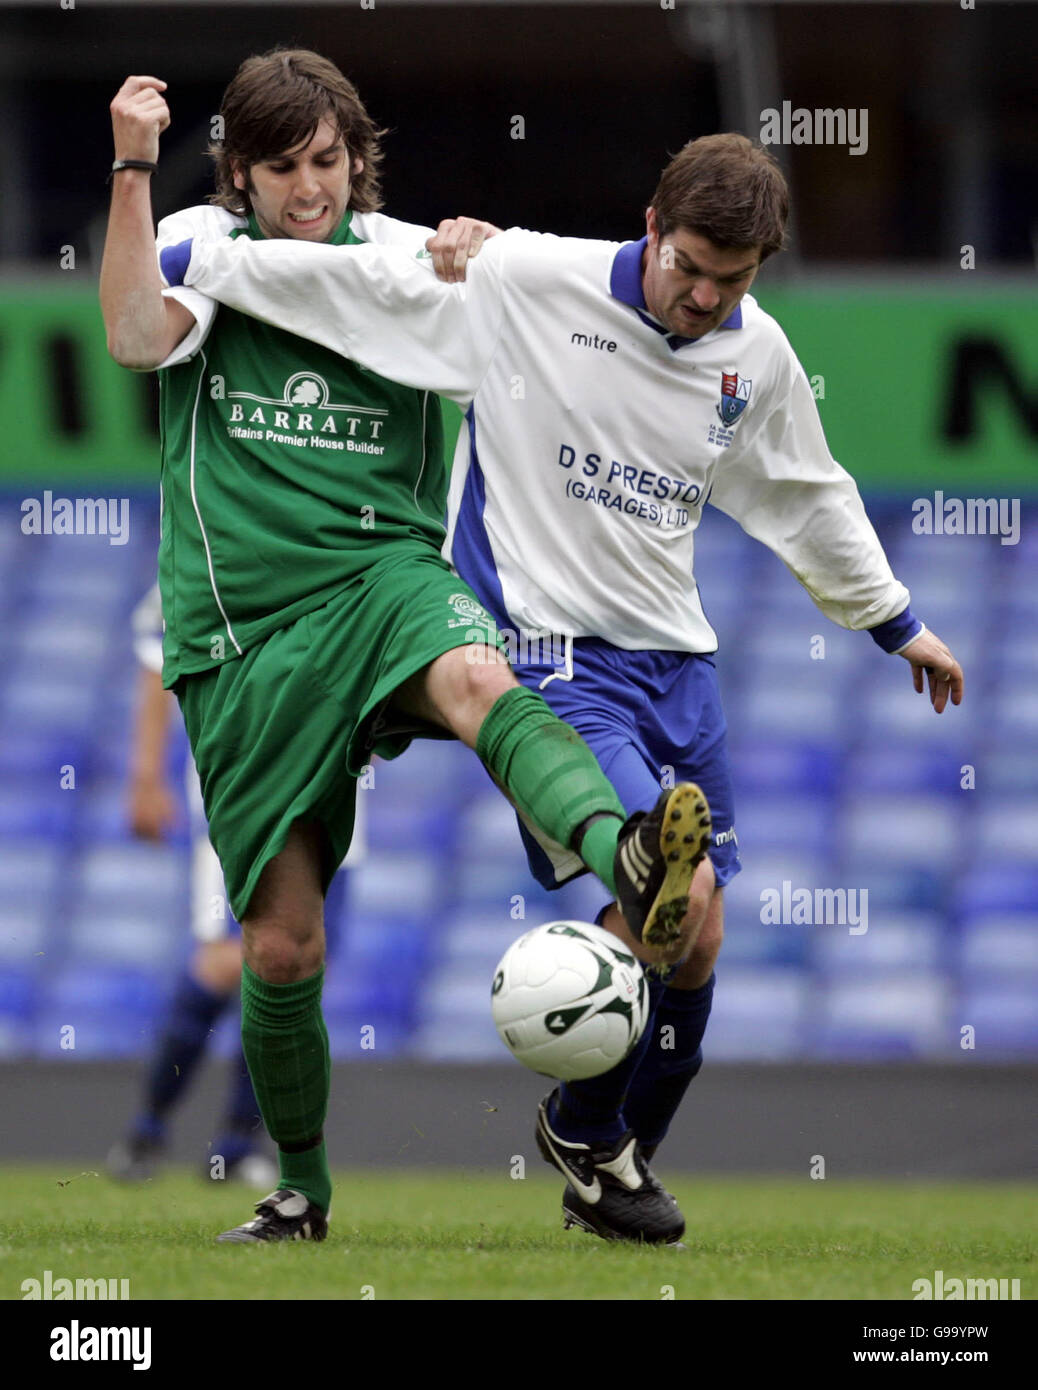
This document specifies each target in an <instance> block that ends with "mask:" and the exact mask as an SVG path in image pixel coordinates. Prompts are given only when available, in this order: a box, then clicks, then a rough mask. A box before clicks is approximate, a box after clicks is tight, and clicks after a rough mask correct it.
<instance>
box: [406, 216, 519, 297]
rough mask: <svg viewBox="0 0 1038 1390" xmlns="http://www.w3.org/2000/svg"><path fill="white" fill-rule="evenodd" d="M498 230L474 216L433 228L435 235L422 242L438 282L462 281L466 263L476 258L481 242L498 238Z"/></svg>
mask: <svg viewBox="0 0 1038 1390" xmlns="http://www.w3.org/2000/svg"><path fill="white" fill-rule="evenodd" d="M500 230H501V228H500V227H495V226H494V224H493V223H492V222H479V221H477V219H476V218H474V217H447V218H445V219H444V221H442V222H441V223H440V225H439V226H438V227H437V228H436V235H435V236H431V237H430V238H429V240H428V241H427V242H426V243H425V249H426V250H427V251H428V252H429V254H430V255H431V256H432V262H433V269H434V270H435V271H436V274H437V276H438V277H439V279H441V280H446V281H447V284H448V285H453V284H456V283H458V282H459V281H461V280H464V278H465V272H466V270H467V269H468V263H469V261H470V260H471V259H472V257H473V256H478V255H479V248H480V247H481V246H482V245H483V243H484V241H486V240H487V238H488V237H492V236H497V234H498V232H499V231H500Z"/></svg>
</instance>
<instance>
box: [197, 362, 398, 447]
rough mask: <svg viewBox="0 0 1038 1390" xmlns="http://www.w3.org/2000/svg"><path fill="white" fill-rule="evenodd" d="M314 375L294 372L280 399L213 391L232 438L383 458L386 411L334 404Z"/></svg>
mask: <svg viewBox="0 0 1038 1390" xmlns="http://www.w3.org/2000/svg"><path fill="white" fill-rule="evenodd" d="M330 395H331V391H330V390H329V387H328V383H327V381H325V379H324V377H323V376H321V375H320V373H319V372H294V373H293V374H292V376H290V377H289V378H288V380H287V381H286V382H285V386H284V390H283V392H282V394H281V397H280V398H278V397H274V396H260V395H257V394H256V393H255V392H252V391H227V392H226V393H223V392H220V393H219V394H218V393H217V392H215V391H214V392H213V397H214V399H217V400H223V399H225V400H226V426H227V434H228V436H229V437H230V438H231V439H239V440H257V441H262V442H263V443H264V444H287V445H290V446H291V447H292V448H296V449H337V450H340V451H343V452H347V453H358V454H384V453H385V445H384V444H383V443H380V442H379V441H380V439H381V435H382V431H383V428H384V427H385V424H386V420H387V418H388V416H389V411H388V410H385V409H378V408H375V407H371V406H363V405H347V404H345V403H343V404H339V403H338V402H336V401H332V400H330V399H329V397H330Z"/></svg>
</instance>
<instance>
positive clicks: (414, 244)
mask: <svg viewBox="0 0 1038 1390" xmlns="http://www.w3.org/2000/svg"><path fill="white" fill-rule="evenodd" d="M350 230H351V231H352V232H353V233H354V234H355V235H356V236H358V237H359V238H360V240H361V241H370V242H373V243H374V245H376V246H400V247H403V249H404V250H405V251H407V252H409V253H410V254H411V255H412V256H421V255H422V254H423V253H424V251H425V243H426V242H427V241H428V240H429V238H430V237H433V236H435V235H436V233H435V232H434V231H433V229H432V228H431V227H423V226H422V225H421V224H420V223H418V222H401V221H400V220H399V218H396V217H387V216H386V214H385V213H384V212H355V213H354V214H353V217H352V219H351V221H350Z"/></svg>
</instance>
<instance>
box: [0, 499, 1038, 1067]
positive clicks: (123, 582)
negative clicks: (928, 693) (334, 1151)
mask: <svg viewBox="0 0 1038 1390" xmlns="http://www.w3.org/2000/svg"><path fill="white" fill-rule="evenodd" d="M19 502H20V499H19V498H17V497H13V496H3V495H0V523H2V524H0V631H2V634H3V635H2V638H0V1056H4V1057H17V1056H23V1055H31V1054H36V1055H39V1056H44V1057H48V1058H52V1059H55V1058H60V1059H61V1060H62V1061H67V1062H68V1064H69V1065H74V1063H75V1061H76V1060H77V1059H79V1058H84V1057H105V1056H133V1055H138V1054H140V1053H142V1052H143V1051H144V1050H146V1048H147V1046H148V1045H149V1043H150V1040H151V1038H152V1036H153V1033H154V1028H155V1024H156V1019H157V1017H159V1015H160V1010H161V1007H162V1003H163V1000H164V999H165V996H166V991H167V989H168V987H169V980H170V978H171V972H172V971H173V970H174V969H175V968H176V966H177V964H178V963H179V962H180V961H181V960H182V959H183V957H184V955H185V953H186V951H187V949H188V937H187V931H186V913H187V891H186V875H187V858H186V839H185V833H184V824H183V820H181V822H180V823H179V824H178V827H177V829H176V831H175V833H174V836H173V838H172V840H171V842H170V843H168V844H166V845H163V846H157V847H156V846H148V845H142V844H139V843H136V842H134V841H133V840H132V839H131V837H130V834H129V829H128V826H127V824H126V809H125V779H126V772H127V757H128V753H127V750H128V740H129V730H130V727H131V719H132V710H133V700H134V690H135V685H136V668H135V663H134V658H133V653H132V643H131V636H130V630H129V617H130V613H131V611H132V609H133V606H134V604H135V603H136V602H137V600H138V599H139V597H140V596H141V595H142V594H143V593H144V591H145V590H146V589H147V588H148V587H149V585H150V584H151V583H152V582H153V577H154V575H153V569H154V559H155V550H156V542H157V515H156V510H157V509H156V508H155V506H154V502H153V499H151V498H149V497H143V496H141V497H136V498H134V499H132V503H131V514H132V517H133V526H132V528H131V535H130V541H129V543H128V544H127V545H125V546H110V545H109V544H108V542H107V540H106V538H104V537H25V536H23V535H22V534H21V532H20V529H19V527H18V525H17V515H18V506H19ZM872 510H873V515H874V517H875V519H876V522H877V525H878V527H879V529H880V531H881V533H882V534H883V536H884V538H885V543H886V544H887V548H888V553H889V555H890V558H891V561H892V564H893V565H894V568H895V571H896V572H897V573H898V574H899V576H900V577H901V578H903V579H904V582H905V583H906V584H907V585H908V587H909V588H910V589H911V591H912V604H913V608H914V609H915V611H916V612H917V613H919V615H920V616H921V617H922V618H923V619H924V621H926V622H927V623H928V625H930V626H932V627H933V628H934V629H935V630H936V631H938V632H939V633H940V634H941V635H942V637H944V638H945V640H947V641H948V642H949V643H951V645H952V646H953V648H954V649H955V651H956V653H957V654H958V655H959V656H960V658H961V659H962V660H963V661H964V664H965V665H966V667H967V700H966V703H965V704H964V705H963V706H962V707H960V708H959V709H953V710H949V711H946V713H945V714H944V715H943V716H941V717H940V718H937V717H936V716H935V715H934V714H933V712H932V710H931V709H930V708H929V704H928V701H927V700H926V699H924V698H922V697H919V696H916V695H915V694H914V693H913V691H912V689H911V681H910V677H909V673H908V670H907V668H906V667H905V665H904V663H902V662H901V661H900V660H897V659H887V658H886V657H884V656H883V654H882V653H881V652H879V651H878V649H877V648H876V647H875V646H874V644H873V643H872V642H871V641H870V639H869V638H868V637H867V636H866V635H864V634H861V633H852V632H845V631H842V630H841V629H839V628H837V627H836V626H835V625H833V624H831V623H829V622H827V620H826V619H825V618H823V617H822V616H821V614H820V613H819V612H818V610H817V609H816V608H815V607H814V605H813V604H812V603H811V601H810V600H809V599H808V597H807V596H806V594H804V593H803V591H802V590H801V589H800V587H799V586H798V585H797V583H796V581H795V580H794V579H793V577H792V576H791V575H790V574H789V573H788V572H787V571H786V569H785V568H784V566H783V565H782V564H781V563H780V562H779V561H778V560H777V559H775V557H774V556H772V555H770V554H769V553H768V552H767V551H766V550H764V549H763V548H762V547H761V546H759V545H757V544H756V543H755V542H752V541H750V540H749V539H748V538H747V537H746V536H744V535H743V533H742V532H741V531H740V530H739V528H738V527H737V526H735V525H734V523H732V522H730V521H729V520H728V519H727V518H725V517H723V516H721V515H720V514H719V513H716V512H714V511H713V509H708V511H707V515H706V517H705V518H704V523H703V527H702V529H701V531H700V533H699V535H698V536H697V551H696V571H697V576H698V578H699V583H700V586H701V593H702V596H703V601H704V605H705V608H706V611H707V614H708V617H709V618H710V620H711V622H712V623H713V625H714V626H715V628H716V630H717V632H718V636H719V640H720V650H719V652H718V656H717V665H718V671H719V673H720V677H721V682H722V692H723V696H724V701H725V708H726V712H727V716H728V722H729V727H730V732H731V752H732V765H733V774H734V778H735V785H736V801H737V815H736V823H737V827H738V831H739V836H740V852H741V855H742V859H743V863H744V865H745V869H744V871H743V873H742V874H741V875H739V876H738V877H736V879H735V880H734V881H733V882H732V883H731V885H730V886H729V888H728V889H727V891H726V924H727V942H726V946H725V951H724V955H723V956H722V961H721V965H720V967H719V970H718V979H719V987H718V993H717V1000H716V1006H715V1011H714V1015H713V1019H712V1022H711V1026H710V1033H709V1035H708V1040H707V1049H708V1051H709V1053H710V1055H711V1056H712V1057H730V1058H744V1059H751V1058H767V1059H774V1058H780V1057H781V1058H794V1057H825V1058H834V1059H852V1058H882V1057H890V1058H919V1057H931V1058H942V1057H943V1058H948V1057H955V1058H956V1059H959V1058H960V1057H961V1051H960V1049H959V1032H958V1029H959V1026H960V1022H965V1023H969V1024H971V1025H972V1026H974V1027H975V1028H976V1030H977V1038H978V1042H977V1047H978V1049H979V1048H981V1047H983V1048H984V1049H985V1055H988V1056H992V1055H1005V1056H1007V1057H1019V1056H1034V1055H1036V1054H1038V1018H1036V1016H1035V1015H1036V1009H1035V1003H1034V1001H1035V998H1036V995H1038V957H1036V954H1035V952H1036V949H1038V948H1036V947H1035V945H1034V943H1035V941H1036V940H1038V681H1036V680H1035V677H1038V644H1036V643H1035V642H1034V636H1033V634H1034V630H1035V623H1036V621H1038V528H1034V527H1031V526H1030V525H1025V526H1024V528H1023V531H1022V535H1021V541H1020V544H1019V545H1017V546H1005V547H1003V546H999V545H998V544H997V542H996V541H994V540H993V538H991V537H918V536H915V535H914V534H913V533H912V532H911V528H910V517H909V513H908V512H907V511H906V504H904V503H901V504H894V505H892V506H890V507H885V506H883V505H877V506H876V507H875V508H873V509H872ZM819 635H820V636H822V637H824V639H825V649H824V657H822V658H821V659H813V658H812V648H811V644H812V639H813V638H814V637H816V636H819ZM817 654H818V653H817V649H816V656H817ZM967 766H968V767H972V768H973V769H974V778H975V786H974V787H973V788H972V789H967V788H964V787H963V785H962V779H963V771H962V770H963V768H964V767H967ZM63 768H71V769H73V771H74V777H75V785H74V787H72V786H69V787H68V788H67V789H63V788H62V786H61V782H60V778H61V770H62V769H63ZM171 775H173V776H175V777H178V778H179V772H178V771H177V769H176V755H175V754H173V755H171ZM371 780H372V785H371V786H370V788H368V789H367V790H363V791H362V792H361V793H360V794H361V795H362V796H363V797H364V798H365V800H364V807H365V810H366V812H367V821H366V839H367V844H368V857H367V859H366V861H365V862H364V864H363V865H362V866H361V867H360V868H358V869H357V870H355V871H354V873H353V874H352V880H351V891H350V902H349V907H348V910H347V912H346V914H345V919H344V920H345V930H344V932H343V939H342V941H341V943H340V946H339V949H338V950H337V952H336V953H335V954H333V955H332V957H331V959H330V962H329V967H328V972H327V977H326V986H325V1002H326V1011H327V1017H328V1026H329V1035H330V1038H331V1044H332V1048H333V1052H334V1054H335V1055H336V1056H344V1057H345V1056H348V1057H352V1058H358V1059H366V1058H370V1060H371V1062H372V1064H374V1065H377V1064H378V1063H379V1061H380V1060H381V1059H383V1058H386V1057H391V1056H399V1055H411V1056H413V1055H418V1056H425V1057H431V1058H440V1059H452V1060H453V1059H464V1058H468V1059H479V1060H495V1061H499V1060H502V1059H504V1057H505V1056H506V1054H505V1051H504V1048H503V1047H502V1044H501V1043H500V1040H499V1039H498V1037H497V1034H496V1032H495V1030H494V1028H493V1025H492V1023H491V1020H490V1015H489V1009H488V992H489V983H490V979H491V976H492V971H493V967H494V965H495V964H496V962H497V960H498V958H499V957H500V955H501V954H502V953H503V952H504V950H505V949H506V947H507V946H508V945H509V943H510V942H511V941H512V940H513V939H514V938H515V937H517V936H518V935H520V934H521V932H523V931H524V930H526V929H527V928H528V927H531V926H535V925H537V924H538V923H540V922H544V921H548V920H551V919H553V918H564V917H570V918H575V919H578V920H590V919H591V918H593V916H594V915H595V913H596V912H597V911H598V909H599V908H600V907H601V906H602V905H603V904H604V902H605V900H606V896H607V895H606V892H605V890H604V889H603V888H602V886H601V885H600V884H598V883H597V881H596V880H594V879H593V878H591V877H590V876H584V877H583V878H581V879H579V880H577V881H576V882H574V883H573V884H571V885H569V886H568V887H567V888H565V889H563V890H561V891H560V892H558V893H552V894H548V893H545V892H544V891H543V890H541V889H540V888H539V887H538V886H537V885H536V884H535V882H534V880H533V879H532V878H531V876H530V874H529V872H528V870H527V867H526V862H525V857H524V855H523V853H522V850H521V847H520V844H519V839H518V834H517V831H516V826H515V817H514V813H513V811H512V809H511V807H509V806H508V805H507V803H506V802H505V801H504V800H503V799H502V798H501V797H500V796H499V795H498V793H497V792H496V791H495V789H494V788H493V786H492V784H491V782H490V780H489V778H488V777H487V774H486V772H485V771H484V769H483V768H482V767H481V765H480V764H479V762H478V760H477V759H476V758H475V756H474V755H473V754H472V753H470V752H469V751H468V750H466V749H464V748H462V747H461V746H460V745H458V744H457V743H454V742H451V741H442V740H441V741H431V740H416V741H415V742H414V743H413V744H412V746H411V747H410V748H409V749H408V750H407V751H406V753H405V754H404V755H403V756H402V757H401V758H399V759H396V760H393V761H390V762H381V761H376V762H375V763H374V764H373V767H372V772H371ZM783 882H789V883H790V885H792V887H807V888H809V889H811V890H812V892H813V890H815V889H819V888H821V889H829V890H840V889H844V890H850V889H853V890H856V891H857V892H859V893H860V892H861V891H862V890H867V892H868V895H869V896H868V904H867V906H868V918H867V927H868V929H867V931H866V932H864V933H861V932H857V933H855V932H852V931H850V930H849V926H850V924H849V923H842V924H841V923H840V922H817V923H805V924H801V925H797V924H796V923H793V922H779V923H771V922H762V921H761V908H762V901H761V893H762V892H763V891H765V890H767V889H769V888H771V889H778V890H781V887H782V884H783ZM859 907H860V900H859ZM67 1025H72V1026H73V1027H74V1028H75V1043H76V1046H75V1049H74V1050H69V1049H64V1050H63V1049H61V1047H60V1042H61V1037H62V1033H61V1030H62V1028H63V1027H65V1026H67ZM365 1028H373V1029H374V1039H375V1046H374V1048H373V1049H370V1048H363V1047H362V1046H361V1042H362V1038H363V1036H365V1035H364V1034H362V1031H361V1030H362V1029H365ZM234 1046H235V1025H234V1023H233V1020H230V1019H229V1020H228V1021H226V1022H225V1023H224V1024H223V1025H221V1029H220V1032H219V1036H218V1040H217V1050H218V1051H219V1052H222V1053H228V1052H230V1051H231V1050H233V1048H234Z"/></svg>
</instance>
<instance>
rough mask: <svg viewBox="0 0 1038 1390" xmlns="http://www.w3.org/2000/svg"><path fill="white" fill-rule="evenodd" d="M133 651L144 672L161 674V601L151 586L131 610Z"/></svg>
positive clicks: (155, 588)
mask: <svg viewBox="0 0 1038 1390" xmlns="http://www.w3.org/2000/svg"><path fill="white" fill-rule="evenodd" d="M130 622H131V624H132V626H133V651H134V655H135V656H136V658H137V660H138V661H139V662H140V664H141V665H142V666H143V667H144V669H145V670H146V671H155V672H157V673H158V674H161V673H162V631H163V624H162V599H161V598H160V597H159V586H158V585H157V584H153V585H152V587H151V588H150V589H149V590H148V592H147V593H146V594H145V595H144V597H143V598H142V599H141V601H140V603H138V605H137V607H136V608H135V609H134V610H133V616H132V618H131V619H130Z"/></svg>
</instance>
